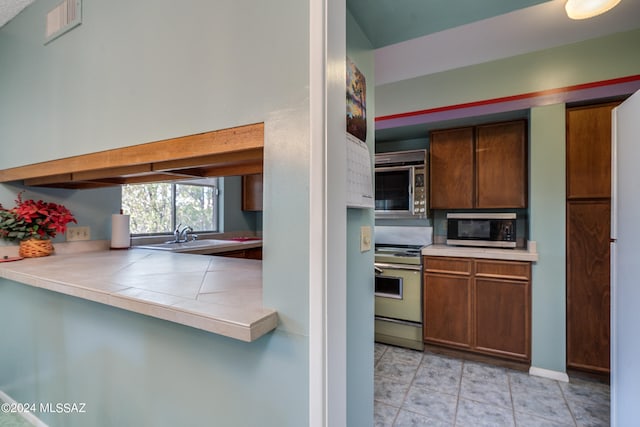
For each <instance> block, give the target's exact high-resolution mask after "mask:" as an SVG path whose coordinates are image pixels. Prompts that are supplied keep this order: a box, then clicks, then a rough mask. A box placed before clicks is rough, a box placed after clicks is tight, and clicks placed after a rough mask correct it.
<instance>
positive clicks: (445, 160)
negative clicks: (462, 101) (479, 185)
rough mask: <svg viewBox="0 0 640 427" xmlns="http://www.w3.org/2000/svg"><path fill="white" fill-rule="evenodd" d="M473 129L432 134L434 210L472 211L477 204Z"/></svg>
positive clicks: (430, 154)
mask: <svg viewBox="0 0 640 427" xmlns="http://www.w3.org/2000/svg"><path fill="white" fill-rule="evenodd" d="M473 153H474V144H473V128H462V129H451V130H442V131H436V132H432V133H431V143H430V148H429V156H430V160H431V161H430V163H429V165H430V167H429V170H430V172H429V173H430V179H429V182H430V183H431V188H430V192H429V195H430V203H429V206H430V207H431V209H446V208H450V207H458V208H472V207H473V203H474V197H473V193H474V189H473V187H474V184H473V169H474V166H473V165H474V154H473Z"/></svg>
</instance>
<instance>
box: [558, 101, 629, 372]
mask: <svg viewBox="0 0 640 427" xmlns="http://www.w3.org/2000/svg"><path fill="white" fill-rule="evenodd" d="M618 104H619V102H613V103H606V104H598V105H588V106H580V107H573V108H568V109H567V119H566V123H567V150H566V151H567V168H566V169H567V180H566V182H567V189H566V190H567V191H566V193H567V210H566V212H567V213H566V214H567V231H566V233H567V236H566V240H567V258H566V259H567V261H566V262H567V265H566V266H567V368H569V369H579V370H584V371H589V372H595V373H601V374H607V373H609V371H610V335H609V334H610V332H609V331H610V313H611V308H610V304H611V298H610V241H609V240H610V236H611V110H613V108H615V107H616V106H617V105H618Z"/></svg>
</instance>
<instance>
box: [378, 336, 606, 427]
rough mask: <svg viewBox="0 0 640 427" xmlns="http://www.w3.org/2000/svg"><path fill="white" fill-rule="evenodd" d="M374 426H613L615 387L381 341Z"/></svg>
mask: <svg viewBox="0 0 640 427" xmlns="http://www.w3.org/2000/svg"><path fill="white" fill-rule="evenodd" d="M374 399H375V406H374V407H375V425H376V427H409V426H436V427H440V426H448V427H452V426H455V427H478V426H491V427H502V426H518V427H521V426H522V427H550V426H558V427H565V426H573V427H576V426H577V427H587V426H589V427H591V426H608V425H609V386H608V385H606V384H602V383H598V382H595V381H586V380H581V379H572V380H571V381H570V382H569V383H564V382H559V381H554V380H550V379H546V378H540V377H535V376H530V375H528V374H527V373H526V372H520V371H515V370H510V369H506V368H501V367H497V366H493V365H487V364H483V363H478V362H471V361H466V360H460V359H455V358H451V357H448V356H443V355H438V354H434V353H429V352H426V353H422V352H419V351H414V350H407V349H402V348H398V347H392V346H386V345H384V344H378V343H376V346H375V396H374Z"/></svg>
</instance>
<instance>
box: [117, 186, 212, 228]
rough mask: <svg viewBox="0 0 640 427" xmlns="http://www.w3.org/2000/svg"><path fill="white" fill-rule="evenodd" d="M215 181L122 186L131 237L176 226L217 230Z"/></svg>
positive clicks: (124, 209)
mask: <svg viewBox="0 0 640 427" xmlns="http://www.w3.org/2000/svg"><path fill="white" fill-rule="evenodd" d="M216 184H217V180H215V179H209V180H206V184H201V183H197V184H191V183H189V184H187V183H164V182H163V183H152V184H129V185H124V186H122V210H123V211H124V213H127V214H129V215H130V216H131V220H130V221H131V223H130V224H131V225H130V227H131V233H132V234H163V233H172V232H173V230H175V228H176V226H177V225H179V224H182V225H188V226H190V227H191V228H193V230H194V231H198V232H203V231H217V229H218V206H217V205H218V189H217V186H216Z"/></svg>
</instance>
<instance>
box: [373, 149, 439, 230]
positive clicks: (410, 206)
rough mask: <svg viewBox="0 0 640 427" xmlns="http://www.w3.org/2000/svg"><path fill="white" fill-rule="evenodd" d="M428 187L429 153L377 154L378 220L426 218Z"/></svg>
mask: <svg viewBox="0 0 640 427" xmlns="http://www.w3.org/2000/svg"><path fill="white" fill-rule="evenodd" d="M427 188H428V187H427V150H410V151H395V152H390V153H378V154H376V156H375V189H376V190H375V214H376V218H424V217H426V216H427Z"/></svg>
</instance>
